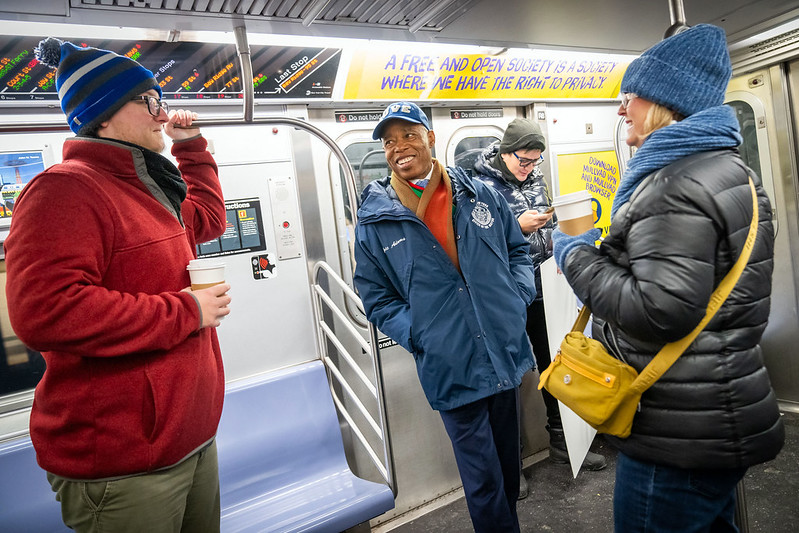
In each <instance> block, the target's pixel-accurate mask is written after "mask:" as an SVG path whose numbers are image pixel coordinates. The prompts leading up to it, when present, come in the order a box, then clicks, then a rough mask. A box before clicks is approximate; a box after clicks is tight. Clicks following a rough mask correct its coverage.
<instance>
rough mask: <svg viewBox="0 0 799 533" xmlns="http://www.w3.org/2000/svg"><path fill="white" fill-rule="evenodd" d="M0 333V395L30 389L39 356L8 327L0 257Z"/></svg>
mask: <svg viewBox="0 0 799 533" xmlns="http://www.w3.org/2000/svg"><path fill="white" fill-rule="evenodd" d="M0 282H2V287H3V290H2V291H0V332H2V337H3V342H2V343H0V395H3V396H5V395H8V394H11V393H15V392H20V391H25V390H29V389H32V388H34V387H35V386H36V384H37V383H39V380H40V379H42V374H44V366H45V365H44V359H43V358H42V355H41V354H40V353H39V352H37V351H35V350H31V349H30V348H28V347H27V346H25V345H24V344H22V342H21V341H20V340H19V339H18V338H17V336H16V335H15V334H14V331H13V330H12V329H11V323H10V321H9V319H8V305H7V303H6V292H5V285H6V262H5V260H4V259H3V260H0Z"/></svg>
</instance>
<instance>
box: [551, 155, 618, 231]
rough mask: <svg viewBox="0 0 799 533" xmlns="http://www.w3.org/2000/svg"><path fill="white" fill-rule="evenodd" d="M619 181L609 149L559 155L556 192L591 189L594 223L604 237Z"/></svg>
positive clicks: (616, 168)
mask: <svg viewBox="0 0 799 533" xmlns="http://www.w3.org/2000/svg"><path fill="white" fill-rule="evenodd" d="M619 181H620V175H619V163H618V161H617V159H616V152H614V151H612V150H608V151H604V152H585V153H579V154H559V155H558V191H559V194H569V193H572V192H577V191H582V190H585V191H588V192H589V193H591V196H592V197H593V200H592V204H593V208H594V226H596V227H597V228H600V229H601V230H602V236H603V237H604V236H605V235H607V234H608V229H609V228H610V207H611V205H612V204H613V198H614V197H615V196H616V189H618V187H619Z"/></svg>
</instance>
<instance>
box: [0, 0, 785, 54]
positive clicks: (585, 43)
mask: <svg viewBox="0 0 799 533" xmlns="http://www.w3.org/2000/svg"><path fill="white" fill-rule="evenodd" d="M680 6H682V7H683V12H684V15H685V21H686V22H687V24H689V25H694V24H698V23H703V22H707V23H712V24H717V25H719V26H721V27H723V28H724V29H725V30H726V31H727V35H728V38H729V40H730V42H731V43H734V42H736V41H740V40H743V39H745V38H747V37H750V36H751V35H754V34H756V33H758V32H759V31H763V30H766V29H769V28H770V27H772V26H776V25H778V24H779V23H784V22H788V21H791V20H796V19H799V0H682V1H680V0H557V1H552V0H546V1H545V0H390V1H385V0H3V1H2V2H0V18H4V19H11V20H14V19H16V20H30V21H37V22H43V21H45V22H69V23H73V24H97V25H115V26H134V27H148V28H152V29H157V30H164V31H169V30H177V31H193V30H222V31H229V30H231V29H232V28H233V27H234V26H237V25H242V24H243V25H245V27H246V28H247V31H248V32H250V33H270V34H288V35H307V36H315V37H338V38H341V37H351V38H371V39H384V40H401V41H402V40H404V41H422V42H440V43H455V44H478V45H487V46H502V47H540V48H569V49H582V50H595V51H612V52H633V53H637V52H640V51H642V50H644V49H646V48H648V47H649V46H651V45H652V44H654V43H655V42H657V41H659V40H660V39H662V38H663V35H664V33H665V31H666V29H667V28H668V27H669V26H670V25H671V24H672V12H674V13H677V14H679V7H680ZM187 15H189V16H187Z"/></svg>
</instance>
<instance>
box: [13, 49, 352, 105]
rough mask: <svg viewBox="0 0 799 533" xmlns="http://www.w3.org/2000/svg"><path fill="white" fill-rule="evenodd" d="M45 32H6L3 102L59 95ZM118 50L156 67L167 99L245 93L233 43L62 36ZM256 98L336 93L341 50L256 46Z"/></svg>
mask: <svg viewBox="0 0 799 533" xmlns="http://www.w3.org/2000/svg"><path fill="white" fill-rule="evenodd" d="M41 39H42V38H41V37H18V36H0V102H2V101H33V102H35V101H51V100H58V93H57V91H56V87H55V72H56V71H55V70H53V69H51V68H49V67H47V66H45V65H43V64H41V63H39V61H38V60H36V58H35V56H34V48H36V46H38V44H39V41H41ZM62 40H69V41H71V42H72V43H73V44H75V45H79V46H92V47H95V48H101V49H104V50H112V51H114V52H116V53H118V54H120V55H123V56H126V57H129V58H131V59H134V60H136V61H138V62H139V63H141V64H142V65H143V66H145V67H146V68H148V69H149V70H151V71H152V72H153V74H154V76H155V78H156V80H157V81H158V84H159V85H160V87H161V90H162V91H163V93H164V98H165V99H171V100H186V99H195V100H196V99H233V98H243V93H242V87H243V85H242V79H241V72H240V70H241V69H240V65H239V59H238V56H237V54H236V47H235V45H232V44H208V43H192V42H183V43H167V42H161V41H117V40H109V39H105V40H103V39H86V40H80V41H78V40H75V39H62ZM250 49H251V58H252V68H253V80H252V83H253V87H254V94H255V97H256V98H281V99H285V98H293V99H317V98H331V97H332V95H333V84H334V82H335V79H336V72H337V70H338V64H339V60H340V58H341V49H338V48H306V47H281V46H251V47H250Z"/></svg>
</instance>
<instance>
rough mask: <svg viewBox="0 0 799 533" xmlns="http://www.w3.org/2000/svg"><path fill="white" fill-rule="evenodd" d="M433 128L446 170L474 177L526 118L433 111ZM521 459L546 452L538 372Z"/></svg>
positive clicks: (504, 112)
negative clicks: (488, 153) (490, 150)
mask: <svg viewBox="0 0 799 533" xmlns="http://www.w3.org/2000/svg"><path fill="white" fill-rule="evenodd" d="M432 113H433V127H434V128H435V132H436V145H437V147H438V148H439V151H438V153H440V154H444V157H443V159H442V161H443V162H444V163H445V164H446V165H447V166H459V167H462V168H463V169H465V170H468V171H470V172H471V173H472V175H474V164H475V162H476V161H477V158H478V156H479V155H480V154H481V153H482V152H483V150H484V149H485V148H487V147H488V146H490V145H491V144H493V143H495V142H497V141H501V140H502V136H503V135H504V133H505V128H506V127H507V125H508V123H509V122H510V121H512V120H513V119H514V118H521V117H522V116H523V114H522V112H521V110H520V109H519V108H516V107H496V108H465V107H453V108H434V109H433V110H432ZM520 392H521V417H522V425H521V431H522V456H523V457H524V458H528V457H529V456H532V455H533V454H535V453H537V452H539V451H541V450H543V449H545V448H547V446H548V445H549V437H548V434H547V432H546V430H545V426H546V413H545V409H544V403H543V401H542V399H541V393H540V392H538V372H528V373H527V374H526V375H525V376H524V379H523V380H522V386H521V390H520Z"/></svg>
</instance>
